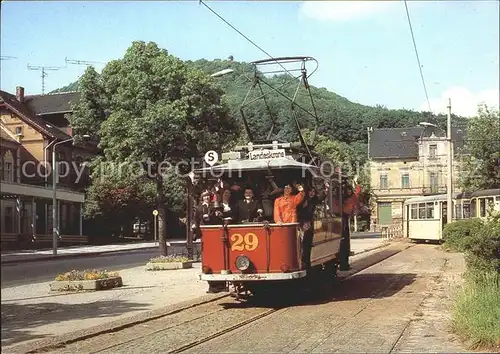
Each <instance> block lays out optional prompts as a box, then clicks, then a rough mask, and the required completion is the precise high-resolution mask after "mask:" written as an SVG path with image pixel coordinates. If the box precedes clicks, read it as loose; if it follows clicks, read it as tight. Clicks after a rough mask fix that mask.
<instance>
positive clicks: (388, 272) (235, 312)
mask: <svg viewBox="0 0 500 354" xmlns="http://www.w3.org/2000/svg"><path fill="white" fill-rule="evenodd" d="M456 256H457V255H448V254H446V253H444V252H442V251H441V250H439V249H438V248H436V247H433V246H429V245H417V246H414V247H412V248H410V249H408V250H406V251H404V252H402V253H399V254H396V255H394V256H393V257H390V258H388V259H386V260H385V261H383V262H381V263H378V264H376V265H374V266H372V267H370V268H368V269H366V270H364V271H361V272H360V273H358V274H356V275H354V276H353V277H351V278H349V279H348V280H346V281H345V282H344V283H343V284H341V286H339V287H336V289H335V290H334V291H333V292H332V293H328V292H324V293H323V292H322V296H317V298H314V299H312V301H307V302H306V303H301V304H299V305H298V306H292V307H285V308H282V309H279V310H278V311H275V310H273V309H272V307H274V306H272V307H271V308H269V307H268V306H265V305H264V306H259V305H257V304H256V305H252V304H249V303H246V304H245V303H237V302H235V301H233V300H229V299H221V300H220V301H218V302H214V303H210V304H207V305H206V306H204V307H200V308H196V310H195V309H193V310H188V311H184V312H179V313H175V314H173V315H172V316H167V317H165V318H160V319H157V320H153V321H151V322H148V323H147V325H141V326H135V327H131V328H127V329H125V330H123V331H118V332H114V333H112V334H104V335H102V336H98V337H95V338H91V339H88V340H85V341H82V342H76V343H74V344H70V345H68V346H66V347H65V348H61V349H60V351H57V350H56V352H61V353H63V352H64V353H69V352H83V351H85V352H96V351H99V352H103V353H110V354H112V353H131V354H132V353H138V352H151V353H155V352H163V351H170V350H174V349H180V348H182V347H183V346H186V345H188V344H193V347H191V348H188V347H184V349H187V350H186V351H187V352H188V353H220V352H225V353H231V352H232V353H242V352H257V353H259V352H267V353H269V352H272V353H278V352H281V353H284V352H286V353H290V352H294V353H305V352H314V353H322V352H340V353H356V352H357V353H360V352H364V353H367V352H369V353H393V352H396V353H400V352H443V353H449V352H464V350H463V348H461V346H460V344H459V343H458V342H456V341H454V339H455V338H454V337H453V336H451V335H450V334H449V333H448V329H449V319H448V316H446V313H447V312H448V309H449V301H450V298H449V296H448V294H449V293H450V289H448V288H447V287H446V286H445V285H446V284H448V283H449V280H450V279H451V278H449V277H447V275H446V274H448V273H449V271H450V270H449V268H450V266H451V267H452V268H453V267H454V262H453V261H452V262H449V260H450V257H451V258H454V257H456ZM453 272H456V270H453ZM444 303H445V304H446V306H441V305H443V304H444ZM267 313H270V315H266V317H263V318H262V317H261V315H263V314H264V315H265V314H267ZM256 317H258V318H259V319H257V320H256V321H254V322H252V323H248V322H246V323H248V324H246V325H245V321H248V320H252V319H254V318H256ZM226 329H227V330H226ZM209 338H211V339H212V340H207V339H209Z"/></svg>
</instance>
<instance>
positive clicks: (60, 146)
mask: <svg viewBox="0 0 500 354" xmlns="http://www.w3.org/2000/svg"><path fill="white" fill-rule="evenodd" d="M77 97H78V95H76V94H75V93H71V95H69V94H68V95H65V94H60V95H45V96H38V95H35V96H25V95H24V89H23V88H22V87H18V88H17V90H16V94H15V95H13V94H11V93H8V92H5V91H0V119H1V135H0V142H1V147H2V151H1V154H0V165H1V180H2V181H1V183H2V186H1V187H2V188H1V206H0V209H1V216H0V225H1V228H0V231H1V242H2V248H3V247H5V246H6V245H8V246H12V245H13V246H15V247H18V248H19V247H26V246H29V245H34V244H45V245H46V246H49V245H50V244H51V243H52V229H53V227H52V197H53V189H52V182H53V174H52V152H53V148H54V146H56V144H57V148H56V158H57V162H58V164H59V166H58V172H59V178H58V183H57V188H56V190H57V193H56V198H57V210H58V215H59V225H58V231H59V234H60V235H61V237H60V240H61V242H62V243H65V242H66V241H67V242H69V241H68V240H70V241H71V242H79V241H78V240H80V241H81V240H85V237H84V236H83V235H82V222H83V221H82V217H81V215H82V205H83V202H84V193H83V191H84V188H85V186H86V184H87V182H88V170H84V171H83V170H81V169H82V168H84V167H83V166H82V165H81V164H80V163H76V162H80V161H83V160H86V159H88V158H90V157H91V156H92V155H93V154H95V152H96V151H95V149H94V150H93V149H92V148H89V147H88V146H87V145H78V146H76V145H73V142H72V136H71V135H72V134H71V129H70V127H69V123H68V121H67V119H66V118H65V117H64V115H65V114H67V113H71V102H72V99H75V98H76V99H77ZM78 237H80V239H78Z"/></svg>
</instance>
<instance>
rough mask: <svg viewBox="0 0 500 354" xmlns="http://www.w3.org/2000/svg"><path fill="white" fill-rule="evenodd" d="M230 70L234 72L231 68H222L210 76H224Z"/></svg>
mask: <svg viewBox="0 0 500 354" xmlns="http://www.w3.org/2000/svg"><path fill="white" fill-rule="evenodd" d="M232 72H234V70H233V69H224V70H221V71H217V72H216V73H213V74H212V75H210V76H212V77H219V76H224V75H226V74H230V73H232Z"/></svg>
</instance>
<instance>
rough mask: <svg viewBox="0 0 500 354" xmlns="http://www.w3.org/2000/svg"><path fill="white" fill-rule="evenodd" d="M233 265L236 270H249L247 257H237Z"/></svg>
mask: <svg viewBox="0 0 500 354" xmlns="http://www.w3.org/2000/svg"><path fill="white" fill-rule="evenodd" d="M234 264H235V265H236V268H238V270H241V271H243V270H247V269H248V268H250V259H248V257H247V256H238V257H237V258H236V262H234Z"/></svg>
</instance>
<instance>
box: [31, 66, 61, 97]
mask: <svg viewBox="0 0 500 354" xmlns="http://www.w3.org/2000/svg"><path fill="white" fill-rule="evenodd" d="M62 68H63V67H62V66H33V65H29V64H28V70H41V71H42V95H43V94H44V93H45V77H46V76H47V75H48V74H47V73H46V71H47V70H59V69H62Z"/></svg>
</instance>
